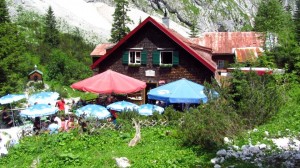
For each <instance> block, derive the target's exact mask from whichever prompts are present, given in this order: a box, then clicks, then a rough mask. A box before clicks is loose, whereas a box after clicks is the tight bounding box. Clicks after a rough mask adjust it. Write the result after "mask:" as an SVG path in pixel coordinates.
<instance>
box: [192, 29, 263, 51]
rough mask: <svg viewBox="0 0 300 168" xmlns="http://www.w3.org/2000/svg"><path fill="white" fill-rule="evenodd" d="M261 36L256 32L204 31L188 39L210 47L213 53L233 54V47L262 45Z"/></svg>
mask: <svg viewBox="0 0 300 168" xmlns="http://www.w3.org/2000/svg"><path fill="white" fill-rule="evenodd" d="M262 37H263V36H262V34H261V33H257V32H206V33H203V36H202V37H199V38H193V39H190V40H191V41H192V42H193V43H195V44H198V45H201V46H205V47H208V48H211V49H212V52H213V53H214V54H233V52H234V50H233V49H235V48H243V47H263V44H264V40H263V38H262Z"/></svg>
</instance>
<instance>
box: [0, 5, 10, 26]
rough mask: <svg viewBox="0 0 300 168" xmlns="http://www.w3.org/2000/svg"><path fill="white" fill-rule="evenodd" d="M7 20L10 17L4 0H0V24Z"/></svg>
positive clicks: (8, 20)
mask: <svg viewBox="0 0 300 168" xmlns="http://www.w3.org/2000/svg"><path fill="white" fill-rule="evenodd" d="M9 22H10V18H9V13H8V9H7V6H6V3H5V0H0V24H1V23H9Z"/></svg>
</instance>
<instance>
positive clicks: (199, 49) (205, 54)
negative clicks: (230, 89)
mask: <svg viewBox="0 0 300 168" xmlns="http://www.w3.org/2000/svg"><path fill="white" fill-rule="evenodd" d="M167 30H168V31H169V32H170V33H172V34H173V35H174V36H175V37H176V38H178V39H180V40H181V41H182V42H183V43H185V44H186V45H187V46H189V47H191V48H192V49H193V50H194V51H195V52H196V53H197V54H198V55H199V56H200V57H201V58H203V59H205V61H206V62H208V63H209V64H211V65H212V66H217V65H216V63H215V62H214V61H213V60H212V55H211V52H212V50H211V48H208V47H203V46H200V45H198V44H195V43H193V42H191V41H190V40H189V39H187V38H185V37H183V36H182V35H181V34H179V33H178V32H176V31H175V30H173V29H167Z"/></svg>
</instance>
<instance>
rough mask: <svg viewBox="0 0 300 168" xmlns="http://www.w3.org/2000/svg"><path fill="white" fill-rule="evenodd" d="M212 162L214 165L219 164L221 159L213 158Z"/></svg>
mask: <svg viewBox="0 0 300 168" xmlns="http://www.w3.org/2000/svg"><path fill="white" fill-rule="evenodd" d="M210 162H211V163H212V164H216V163H219V158H212V159H210Z"/></svg>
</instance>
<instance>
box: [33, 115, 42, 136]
mask: <svg viewBox="0 0 300 168" xmlns="http://www.w3.org/2000/svg"><path fill="white" fill-rule="evenodd" d="M40 130H41V118H40V117H35V118H34V122H33V131H34V132H36V133H38V132H39V131H40Z"/></svg>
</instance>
